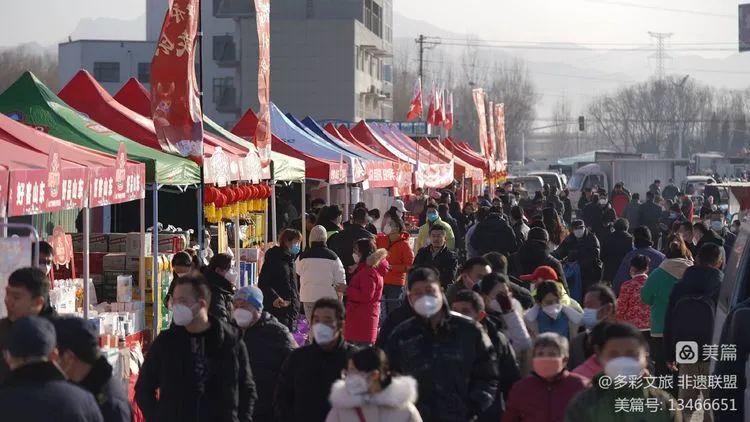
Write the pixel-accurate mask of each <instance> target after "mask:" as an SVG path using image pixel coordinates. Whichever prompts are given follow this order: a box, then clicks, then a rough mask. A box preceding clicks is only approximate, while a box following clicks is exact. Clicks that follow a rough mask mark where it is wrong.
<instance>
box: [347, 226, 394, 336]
mask: <svg viewBox="0 0 750 422" xmlns="http://www.w3.org/2000/svg"><path fill="white" fill-rule="evenodd" d="M387 256H388V251H386V250H385V249H377V247H376V246H375V241H374V240H372V239H360V240H358V241H357V242H356V243H355V244H354V257H353V258H355V261H356V262H357V268H356V269H355V270H354V276H353V277H352V280H351V281H350V282H349V284H348V285H346V286H345V285H338V286H337V290H338V291H339V292H340V293H346V314H347V316H348V318H347V321H346V322H347V323H346V326H345V330H344V338H345V339H346V341H348V342H350V343H353V344H356V345H368V346H369V345H372V344H373V343H375V339H376V338H377V336H378V325H379V322H380V298H381V296H382V295H383V276H384V275H385V273H386V272H387V271H388V266H389V265H388V260H386V257H387Z"/></svg>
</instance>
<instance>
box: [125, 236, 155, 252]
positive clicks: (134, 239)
mask: <svg viewBox="0 0 750 422" xmlns="http://www.w3.org/2000/svg"><path fill="white" fill-rule="evenodd" d="M144 237H145V241H146V242H145V243H146V249H144V250H141V239H142V238H144ZM125 253H126V254H127V255H128V256H146V255H151V233H145V234H143V235H141V234H140V233H128V234H127V237H126V239H125Z"/></svg>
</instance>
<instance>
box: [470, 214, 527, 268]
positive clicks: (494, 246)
mask: <svg viewBox="0 0 750 422" xmlns="http://www.w3.org/2000/svg"><path fill="white" fill-rule="evenodd" d="M500 215H501V214H500V210H499V209H496V208H494V207H493V209H492V210H491V211H490V215H488V216H487V219H485V220H484V221H482V222H481V223H479V224H477V228H476V229H475V230H474V236H472V238H471V246H472V247H473V248H474V249H475V250H476V251H477V252H478V253H479V255H484V254H486V253H487V252H500V253H501V254H503V255H505V256H508V255H510V254H512V253H513V252H515V251H517V250H518V246H519V242H518V240H517V239H516V234H515V233H514V232H513V229H512V228H511V227H510V226H509V225H508V223H507V222H506V221H505V220H503V219H502V218H501V216H500Z"/></svg>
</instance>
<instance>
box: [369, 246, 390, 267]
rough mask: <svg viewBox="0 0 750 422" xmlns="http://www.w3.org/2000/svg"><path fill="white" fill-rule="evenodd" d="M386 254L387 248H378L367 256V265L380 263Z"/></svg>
mask: <svg viewBox="0 0 750 422" xmlns="http://www.w3.org/2000/svg"><path fill="white" fill-rule="evenodd" d="M387 256H388V251H387V250H385V249H378V250H376V251H375V252H373V253H372V254H370V256H368V257H367V265H368V266H370V267H377V266H378V264H380V261H382V260H384V259H385V258H386V257H387Z"/></svg>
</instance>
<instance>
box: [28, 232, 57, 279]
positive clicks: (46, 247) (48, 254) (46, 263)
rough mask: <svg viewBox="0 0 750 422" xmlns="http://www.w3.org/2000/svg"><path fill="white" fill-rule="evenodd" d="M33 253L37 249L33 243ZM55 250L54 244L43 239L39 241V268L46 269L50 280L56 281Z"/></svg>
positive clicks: (45, 272) (45, 271)
mask: <svg viewBox="0 0 750 422" xmlns="http://www.w3.org/2000/svg"><path fill="white" fill-rule="evenodd" d="M31 250H32V252H31V253H32V254H35V253H36V251H35V250H34V248H33V245H32V249H31ZM53 255H54V250H53V249H52V245H50V244H49V243H47V242H45V241H44V240H42V241H41V242H39V259H37V263H38V265H39V268H41V269H42V271H44V274H45V275H47V277H48V278H49V279H50V282H54V280H55V277H54V256H53Z"/></svg>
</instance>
